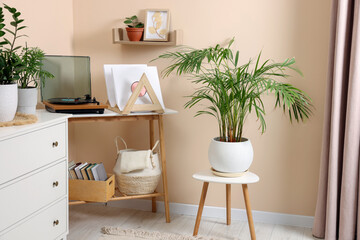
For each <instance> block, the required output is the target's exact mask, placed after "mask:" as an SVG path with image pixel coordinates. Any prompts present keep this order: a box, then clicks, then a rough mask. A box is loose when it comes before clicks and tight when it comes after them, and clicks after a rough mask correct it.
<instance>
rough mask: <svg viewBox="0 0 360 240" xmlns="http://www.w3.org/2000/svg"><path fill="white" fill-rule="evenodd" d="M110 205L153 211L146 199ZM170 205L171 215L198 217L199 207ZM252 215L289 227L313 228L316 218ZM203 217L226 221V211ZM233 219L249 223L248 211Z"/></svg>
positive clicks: (210, 209) (209, 212)
mask: <svg viewBox="0 0 360 240" xmlns="http://www.w3.org/2000/svg"><path fill="white" fill-rule="evenodd" d="M108 205H109V206H113V207H121V208H131V209H137V210H143V211H151V200H145V199H133V200H122V201H113V202H109V203H108ZM169 205H170V213H171V214H183V215H190V216H196V214H197V210H198V206H197V205H192V204H182V203H170V204H169ZM156 206H157V210H158V211H159V212H165V208H164V202H160V201H157V205H156ZM252 214H253V218H254V222H260V223H270V224H281V225H289V226H296V227H306V228H312V226H313V222H314V217H311V216H302V215H292V214H283V213H274V212H264V211H254V210H253V211H252ZM202 216H203V217H212V218H224V219H225V218H226V210H225V208H223V207H209V206H205V207H204V210H203V214H202ZM231 219H233V220H241V221H247V217H246V211H245V210H244V209H237V208H233V209H232V210H231Z"/></svg>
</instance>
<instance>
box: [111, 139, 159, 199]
mask: <svg viewBox="0 0 360 240" xmlns="http://www.w3.org/2000/svg"><path fill="white" fill-rule="evenodd" d="M117 139H121V140H122V142H123V143H124V146H125V149H123V150H119V147H118V142H117ZM158 142H159V141H157V142H156V143H155V145H154V147H153V149H152V150H151V151H152V155H151V157H150V158H149V159H147V161H148V162H147V163H146V164H147V167H146V168H145V169H143V170H136V171H132V172H129V173H123V172H121V167H120V166H121V154H122V153H123V152H126V151H136V150H133V149H128V148H127V145H126V142H125V141H124V139H123V138H121V137H116V138H115V144H116V150H117V153H118V158H117V161H116V164H115V167H114V173H115V179H116V184H117V186H118V188H119V191H120V192H121V193H123V194H126V195H140V194H149V193H153V192H154V191H155V189H156V187H157V185H158V184H159V180H160V176H161V168H160V161H159V154H158V153H153V152H154V149H155V148H156V146H157V145H158Z"/></svg>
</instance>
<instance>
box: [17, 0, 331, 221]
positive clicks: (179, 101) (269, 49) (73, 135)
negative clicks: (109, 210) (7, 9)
mask: <svg viewBox="0 0 360 240" xmlns="http://www.w3.org/2000/svg"><path fill="white" fill-rule="evenodd" d="M11 2H12V3H14V4H13V5H14V6H16V7H18V8H19V9H21V10H22V12H23V15H24V17H25V18H26V23H27V24H28V25H29V26H30V27H31V28H29V29H28V35H30V37H31V38H30V40H29V43H31V45H38V46H40V47H42V48H43V49H44V50H45V51H46V52H47V53H52V54H72V53H74V54H76V55H89V56H91V64H92V68H91V70H92V84H93V95H94V96H96V97H97V98H98V99H100V100H103V101H104V100H106V89H105V83H104V76H103V70H102V69H103V64H108V63H112V64H116V63H148V62H149V61H150V60H151V59H153V58H155V57H157V56H158V55H159V54H161V53H163V52H164V51H166V50H171V48H168V47H150V46H140V47H134V46H121V45H115V44H112V36H111V29H112V28H113V27H119V26H122V21H121V18H124V17H126V16H129V15H133V14H138V15H139V16H141V18H143V14H144V12H143V11H142V10H143V9H146V8H168V9H170V11H171V25H172V28H173V29H183V31H184V44H186V45H189V46H193V47H199V48H202V47H207V46H209V45H211V44H215V43H221V42H223V41H225V40H227V39H229V38H231V37H233V36H235V38H236V44H235V47H236V48H238V49H239V50H240V53H241V56H242V57H241V60H242V61H246V60H247V59H248V58H250V57H254V56H255V55H256V54H257V53H258V52H259V51H260V50H262V51H263V57H264V58H270V57H271V58H273V59H274V60H276V61H281V60H283V59H284V58H287V57H292V56H295V57H296V59H297V65H298V67H299V68H300V69H301V70H302V71H303V73H304V77H303V78H301V77H296V78H292V79H291V82H292V83H293V84H295V85H296V86H297V87H299V88H301V89H303V90H305V91H306V92H308V93H309V95H310V96H311V97H312V98H313V100H314V105H315V107H316V111H315V112H314V116H313V117H312V118H311V119H310V120H309V121H307V123H305V124H290V123H289V121H288V120H287V118H286V117H284V116H283V114H282V113H281V111H280V110H273V104H274V101H273V98H272V96H265V102H266V105H267V116H266V120H267V124H268V130H267V132H266V133H265V134H263V135H261V134H260V132H259V130H258V123H257V122H255V121H254V118H253V117H251V118H249V119H248V122H247V123H246V132H245V135H246V136H247V137H249V138H250V139H251V141H252V143H253V147H254V151H255V157H254V162H253V165H252V166H251V171H253V172H255V173H257V174H259V176H260V178H261V181H260V182H259V183H257V184H253V185H251V186H250V193H251V199H252V206H253V209H255V210H261V211H272V212H281V213H289V214H301V215H313V214H314V209H315V201H316V191H317V181H318V170H319V157H320V148H321V132H322V121H323V110H324V90H325V85H326V84H325V78H326V66H327V54H328V40H329V39H328V36H329V30H328V29H329V14H330V1H327V0H320V1H312V0H302V1H296V0H291V1H289V0H273V1H266V0H256V1H245V0H240V1H239V0H226V1H221V2H220V1H213V0H210V1H209V0H207V1H205V0H197V1H190V0H182V1H175V0H170V1H169V0H168V1H165V0H153V1H144V0H142V1H139V0H136V1H131V2H129V1H117V0H105V1H99V0H93V1H88V0H74V1H73V5H72V1H71V0H66V1H45V0H36V1H21V0H17V1H11ZM220 3H221V4H220ZM73 33H74V34H73ZM73 50H74V51H73ZM151 65H156V66H158V68H159V70H161V69H163V68H164V67H165V66H166V63H165V62H161V61H159V62H155V63H151ZM161 87H162V92H163V96H164V100H165V104H166V106H167V107H169V108H172V109H176V110H178V111H179V114H177V115H173V116H168V117H166V118H165V123H164V124H165V137H166V153H167V167H168V168H167V170H168V182H169V193H170V201H171V202H177V203H188V204H197V203H198V200H199V194H200V189H201V183H199V182H196V181H195V180H193V179H192V178H191V175H192V174H193V173H194V172H196V171H199V170H201V169H206V168H209V167H210V166H209V163H208V160H207V148H208V144H209V141H210V139H211V138H212V137H214V136H216V135H217V128H216V127H217V125H216V122H215V120H214V119H210V118H209V117H199V118H193V117H192V116H193V114H194V113H195V111H196V109H192V110H184V109H183V107H182V106H183V104H184V103H185V101H186V100H185V98H183V96H185V95H188V94H190V93H191V92H192V91H193V89H194V86H193V85H192V84H190V83H189V81H187V80H186V79H185V78H178V77H174V76H172V77H170V78H168V79H161ZM116 135H121V136H123V137H125V139H126V140H127V141H128V142H129V145H130V146H131V147H134V148H135V147H137V148H145V147H148V142H147V137H148V131H147V123H146V122H138V123H126V124H121V123H96V124H95V123H81V124H80V123H77V124H72V125H71V126H70V157H71V159H73V160H75V161H103V162H105V165H106V167H107V169H108V170H111V169H112V166H113V164H114V160H115V157H116V151H115V145H114V142H113V139H114V137H115V136H116ZM224 191H225V188H224V186H222V185H211V186H210V189H209V192H208V198H207V202H206V204H208V205H211V206H225V205H224V204H225V196H224ZM241 198H242V193H241V189H240V188H239V187H233V207H235V208H244V206H243V203H242V200H241Z"/></svg>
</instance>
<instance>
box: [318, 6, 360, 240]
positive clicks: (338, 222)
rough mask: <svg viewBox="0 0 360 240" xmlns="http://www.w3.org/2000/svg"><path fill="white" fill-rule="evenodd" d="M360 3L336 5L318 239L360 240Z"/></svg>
mask: <svg viewBox="0 0 360 240" xmlns="http://www.w3.org/2000/svg"><path fill="white" fill-rule="evenodd" d="M359 2H360V0H333V5H332V16H331V17H332V19H331V36H330V55H329V72H328V86H327V100H326V109H325V120H324V135H323V148H322V156H321V165H320V179H319V190H318V199H317V205H316V212H315V221H314V227H313V235H314V236H315V237H319V238H325V239H329V240H333V239H334V240H335V239H339V240H348V239H356V236H359V237H358V239H360V200H359V199H360V198H359V193H360V191H359V187H360V185H359V148H360V46H359V44H360V20H359V8H360V5H359Z"/></svg>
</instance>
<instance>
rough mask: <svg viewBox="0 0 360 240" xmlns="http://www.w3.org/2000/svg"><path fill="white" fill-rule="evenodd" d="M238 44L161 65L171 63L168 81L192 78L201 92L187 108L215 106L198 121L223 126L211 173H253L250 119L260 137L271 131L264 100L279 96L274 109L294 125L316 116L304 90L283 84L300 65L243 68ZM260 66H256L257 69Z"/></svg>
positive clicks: (187, 52)
mask: <svg viewBox="0 0 360 240" xmlns="http://www.w3.org/2000/svg"><path fill="white" fill-rule="evenodd" d="M233 42H234V39H232V40H231V41H230V43H229V44H228V46H227V47H221V46H220V45H219V44H218V45H216V46H215V47H209V48H205V49H192V48H181V49H180V50H178V51H175V52H167V53H165V54H162V55H160V56H159V57H158V58H157V59H167V60H171V61H172V63H171V64H170V65H169V66H168V67H166V68H165V69H164V71H163V75H164V76H169V74H170V73H172V72H175V73H176V74H177V75H188V76H190V77H191V79H192V82H193V83H195V84H197V85H200V87H199V88H198V89H197V90H196V91H195V92H194V93H193V94H192V95H190V96H189V97H190V100H189V101H187V102H186V104H185V108H192V107H193V106H195V105H197V104H199V103H202V102H203V101H206V102H208V103H209V104H210V105H209V106H208V107H206V108H205V109H203V110H199V111H197V113H196V115H195V116H198V115H202V114H208V115H211V116H212V117H215V118H216V119H217V121H218V126H219V136H218V137H216V138H214V139H212V140H211V143H210V146H209V151H208V157H209V161H210V164H211V166H212V168H213V169H214V170H215V171H218V172H225V173H241V172H244V171H246V170H247V169H249V167H250V165H251V163H252V160H253V148H252V145H251V142H250V140H249V139H247V138H245V137H244V136H243V130H244V124H245V120H246V117H247V116H248V115H249V114H250V113H255V115H256V118H257V120H258V121H259V122H260V128H261V132H262V133H264V131H265V129H266V122H265V107H264V104H263V100H262V96H263V95H264V94H268V93H274V95H275V107H280V108H282V109H283V111H284V113H287V114H288V116H289V118H290V121H292V120H294V119H295V120H296V121H297V122H298V121H300V120H301V121H304V120H305V119H307V118H309V116H310V114H311V112H312V108H313V106H312V103H311V99H310V97H309V96H308V95H307V94H306V93H305V92H303V91H302V90H300V89H298V88H296V87H294V86H292V85H291V84H289V83H284V82H282V81H281V80H283V79H286V78H287V77H289V75H288V74H287V73H285V71H286V70H294V71H295V72H297V73H299V74H301V72H300V71H299V70H297V69H296V68H295V67H294V63H295V59H294V58H292V59H286V60H285V61H283V62H273V61H272V60H270V59H268V60H266V61H265V62H263V63H260V56H261V53H260V54H259V55H258V56H257V58H256V62H255V63H253V62H252V61H251V60H249V61H248V62H247V63H245V64H242V65H241V64H239V51H236V53H235V52H234V51H233V50H232V49H231V45H232V43H233ZM254 65H255V66H254Z"/></svg>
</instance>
